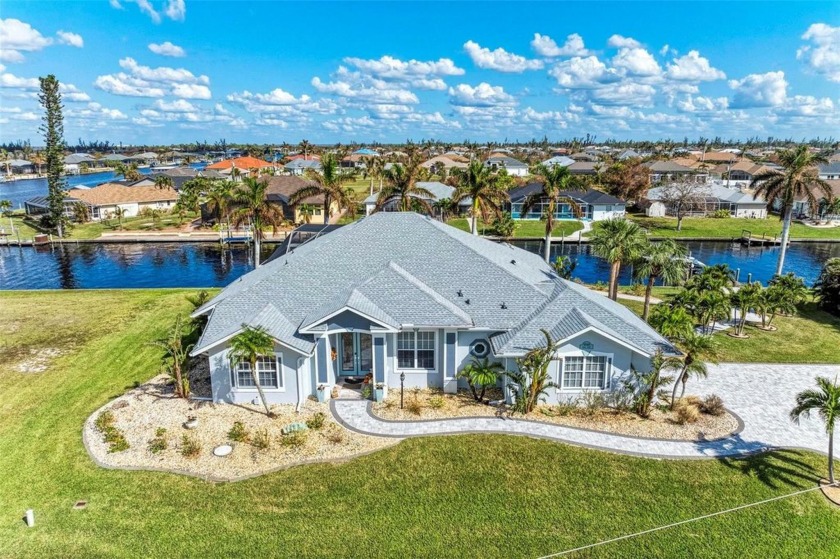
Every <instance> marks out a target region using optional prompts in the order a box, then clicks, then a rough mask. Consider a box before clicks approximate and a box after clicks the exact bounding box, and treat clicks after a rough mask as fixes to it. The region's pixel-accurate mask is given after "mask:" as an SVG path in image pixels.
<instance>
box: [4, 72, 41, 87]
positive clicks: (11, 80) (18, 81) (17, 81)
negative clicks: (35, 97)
mask: <svg viewBox="0 0 840 559" xmlns="http://www.w3.org/2000/svg"><path fill="white" fill-rule="evenodd" d="M0 87H4V88H10V89H23V90H30V91H35V90H38V89H40V88H41V83H40V82H39V81H38V78H20V77H18V76H15V75H13V74H9V73H5V72H4V73H3V74H0Z"/></svg>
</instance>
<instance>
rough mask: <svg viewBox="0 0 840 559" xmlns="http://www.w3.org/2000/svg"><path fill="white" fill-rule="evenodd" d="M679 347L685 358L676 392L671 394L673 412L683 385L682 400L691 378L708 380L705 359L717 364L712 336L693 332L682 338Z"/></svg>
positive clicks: (675, 383) (681, 364)
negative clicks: (678, 389)
mask: <svg viewBox="0 0 840 559" xmlns="http://www.w3.org/2000/svg"><path fill="white" fill-rule="evenodd" d="M677 345H678V346H679V348H680V349H681V350H682V352H683V355H684V356H685V357H684V358H683V360H682V363H680V372H679V374H678V375H677V378H676V379H674V391H673V393H672V394H671V409H672V410H673V409H674V405H675V404H676V403H677V388H678V387H679V386H680V385H682V392H681V393H680V398H682V397H683V396H685V385H686V384H687V383H688V379H689V378H690V377H697V378H706V376H707V375H708V374H709V371H708V369H707V368H706V363H705V362H704V359H706V360H708V361H709V362H711V363H717V361H716V359H717V353H716V351H715V343H714V340H713V339H712V337H711V336H704V335H702V334H697V333H695V332H694V331H693V330H692V331H691V332H690V333H689V334H688V335H685V336H682V337H681V338H680V340H679V341H678V342H677Z"/></svg>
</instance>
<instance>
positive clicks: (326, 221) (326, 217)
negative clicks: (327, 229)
mask: <svg viewBox="0 0 840 559" xmlns="http://www.w3.org/2000/svg"><path fill="white" fill-rule="evenodd" d="M329 224H330V197H329V196H324V225H329Z"/></svg>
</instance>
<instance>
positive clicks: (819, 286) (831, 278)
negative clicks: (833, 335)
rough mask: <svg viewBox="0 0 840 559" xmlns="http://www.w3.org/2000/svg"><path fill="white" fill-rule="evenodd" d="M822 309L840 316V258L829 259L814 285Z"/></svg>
mask: <svg viewBox="0 0 840 559" xmlns="http://www.w3.org/2000/svg"><path fill="white" fill-rule="evenodd" d="M814 293H815V294H816V296H817V301H818V302H819V305H820V308H821V309H823V310H824V311H826V312H830V313H831V314H835V315H837V316H840V258H829V259H828V260H827V261H826V263H825V266H823V269H822V271H821V272H820V277H819V278H818V279H817V283H815V284H814Z"/></svg>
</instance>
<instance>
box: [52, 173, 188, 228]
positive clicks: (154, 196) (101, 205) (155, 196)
mask: <svg viewBox="0 0 840 559" xmlns="http://www.w3.org/2000/svg"><path fill="white" fill-rule="evenodd" d="M67 196H69V197H70V198H74V199H77V200H79V201H81V202H83V203H85V204H87V205H88V206H89V207H90V208H91V218H92V219H94V220H98V219H106V218H108V216H109V215H110V214H112V213H113V212H114V210H116V209H117V208H122V210H123V212H125V213H124V214H123V217H134V216H137V215H139V214H140V212H142V211H143V210H145V209H158V210H171V209H172V206H174V205H175V202H177V201H178V193H177V192H176V191H175V190H173V189H171V188H158V187H156V186H125V185H122V184H118V183H112V182H106V183H104V184H100V185H99V186H95V187H93V188H73V189H71V190H69V191H68V192H67Z"/></svg>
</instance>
